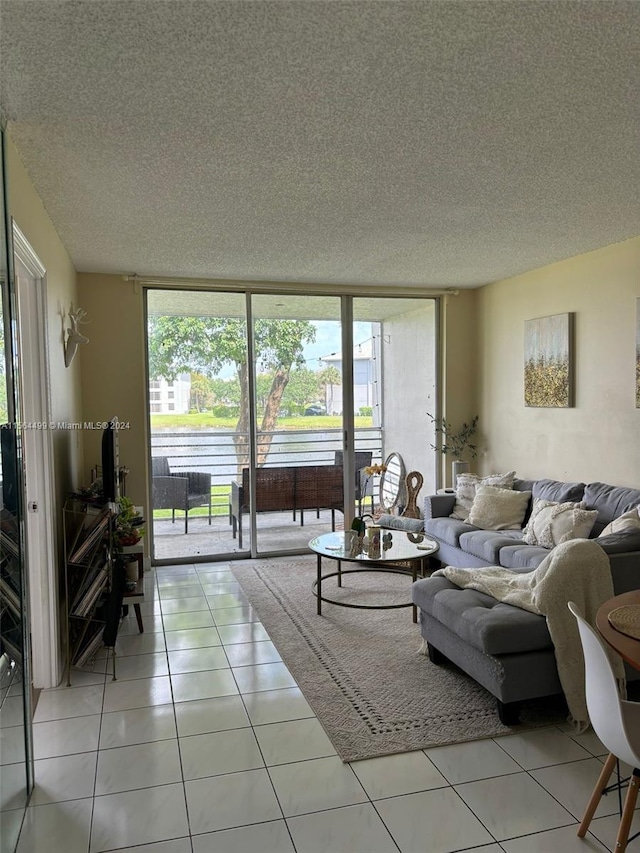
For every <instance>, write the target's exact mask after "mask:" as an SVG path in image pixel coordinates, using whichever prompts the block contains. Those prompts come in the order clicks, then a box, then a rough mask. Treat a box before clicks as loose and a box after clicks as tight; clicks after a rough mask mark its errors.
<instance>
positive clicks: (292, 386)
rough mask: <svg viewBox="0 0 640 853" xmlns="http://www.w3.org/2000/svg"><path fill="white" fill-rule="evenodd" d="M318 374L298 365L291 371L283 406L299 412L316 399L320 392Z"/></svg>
mask: <svg viewBox="0 0 640 853" xmlns="http://www.w3.org/2000/svg"><path fill="white" fill-rule="evenodd" d="M318 377H319V374H318V372H317V371H315V370H309V368H308V367H298V368H295V369H294V370H292V371H291V375H290V377H289V383H288V385H287V389H286V391H285V392H284V396H283V398H282V402H283V405H284V407H285V408H288V409H290V410H291V411H293V412H301V411H303V410H304V407H305V406H306V405H308V404H309V403H313V402H314V401H315V400H317V399H318V397H319V396H320V393H321V388H320V382H319V381H318Z"/></svg>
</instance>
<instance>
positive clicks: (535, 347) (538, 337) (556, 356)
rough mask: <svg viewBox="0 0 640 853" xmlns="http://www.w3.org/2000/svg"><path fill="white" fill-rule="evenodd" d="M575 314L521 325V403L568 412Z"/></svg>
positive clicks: (571, 383) (572, 366)
mask: <svg viewBox="0 0 640 853" xmlns="http://www.w3.org/2000/svg"><path fill="white" fill-rule="evenodd" d="M574 327H575V314H574V313H573V312H570V313H566V314H552V315H551V316H549V317H537V318H536V319H533V320H525V323H524V404H525V406H528V407H535V408H545V409H567V408H571V407H572V406H574V405H575V402H574V385H575V382H574Z"/></svg>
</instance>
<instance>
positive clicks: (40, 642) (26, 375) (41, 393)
mask: <svg viewBox="0 0 640 853" xmlns="http://www.w3.org/2000/svg"><path fill="white" fill-rule="evenodd" d="M11 232H12V239H13V255H14V278H15V285H16V297H17V303H18V341H19V361H20V371H19V375H20V383H21V394H20V399H21V406H22V411H21V417H22V419H23V422H24V423H31V424H34V423H35V424H38V423H39V424H44V425H45V427H44V428H40V429H25V430H24V431H23V436H24V443H25V452H24V462H23V465H24V477H25V489H26V502H25V509H26V512H25V539H26V548H25V551H26V554H25V556H26V566H27V571H26V575H27V579H28V595H29V607H30V614H31V620H30V621H31V625H30V630H31V656H32V667H31V675H32V681H33V684H34V686H35V687H56V686H57V685H58V684H59V683H60V679H61V677H62V658H61V648H60V624H59V613H58V577H57V553H58V550H57V527H56V518H57V502H56V497H55V490H54V487H53V486H54V484H53V476H54V474H53V471H54V469H53V448H52V436H51V429H50V426H51V424H50V420H51V399H50V383H49V376H50V371H49V337H48V330H47V322H46V318H47V283H46V269H45V267H44V265H43V264H42V262H41V261H40V259H39V257H38V256H37V254H36V253H35V251H34V250H33V248H32V247H31V245H30V244H29V241H28V240H27V239H26V237H25V236H24V234H23V233H22V231H21V230H20V227H19V226H18V225H17V223H16V222H15V220H12V228H11ZM18 264H21V265H22V267H23V268H24V270H25V271H26V273H27V275H28V276H30V277H31V279H32V281H33V283H34V284H35V287H34V286H32V281H31V280H29V281H25V280H24V279H22V280H21V277H20V275H19V270H18ZM34 504H36V505H37V507H35V508H34Z"/></svg>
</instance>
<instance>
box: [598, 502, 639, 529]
mask: <svg viewBox="0 0 640 853" xmlns="http://www.w3.org/2000/svg"><path fill="white" fill-rule="evenodd" d="M628 530H640V506H636V507H634V508H633V509H630V510H629V512H625V514H624V515H619V516H618V518H614V519H613V521H610V522H609V524H607V526H606V527H605V528H604V530H603V531H602V533H601V534H600V536H609V534H610V533H624V532H625V531H628Z"/></svg>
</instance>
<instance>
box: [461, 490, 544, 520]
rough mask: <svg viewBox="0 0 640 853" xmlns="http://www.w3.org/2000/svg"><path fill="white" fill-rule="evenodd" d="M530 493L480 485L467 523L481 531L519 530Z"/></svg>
mask: <svg viewBox="0 0 640 853" xmlns="http://www.w3.org/2000/svg"><path fill="white" fill-rule="evenodd" d="M530 497H531V492H518V491H513V489H501V488H499V487H498V486H484V485H480V486H478V487H477V488H476V496H475V498H474V500H473V505H472V507H471V512H470V513H469V518H468V519H467V522H468V523H469V524H473V526H474V527H479V528H480V529H481V530H520V528H521V527H522V522H523V521H524V516H525V513H526V511H527V507H528V506H529V498H530Z"/></svg>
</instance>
